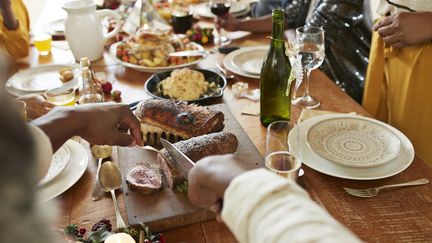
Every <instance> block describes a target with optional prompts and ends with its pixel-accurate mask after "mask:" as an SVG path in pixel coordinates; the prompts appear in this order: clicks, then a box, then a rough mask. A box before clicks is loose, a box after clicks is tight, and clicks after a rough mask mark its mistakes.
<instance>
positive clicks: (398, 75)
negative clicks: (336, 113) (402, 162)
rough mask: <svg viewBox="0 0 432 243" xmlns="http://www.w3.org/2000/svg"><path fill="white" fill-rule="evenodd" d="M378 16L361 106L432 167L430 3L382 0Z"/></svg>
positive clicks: (431, 7) (423, 1)
mask: <svg viewBox="0 0 432 243" xmlns="http://www.w3.org/2000/svg"><path fill="white" fill-rule="evenodd" d="M378 13H379V14H380V15H381V16H382V19H381V20H380V21H379V22H378V23H377V24H376V25H375V26H374V33H373V36H372V46H371V52H370V56H369V60H370V62H369V67H368V70H367V75H366V84H365V90H364V96H363V103H362V105H363V107H364V108H365V109H366V110H367V111H368V112H369V113H370V114H372V115H373V116H374V117H375V118H377V119H379V120H381V121H384V122H387V123H388V124H390V125H392V126H394V127H396V128H398V129H399V130H401V131H402V132H403V133H404V134H405V135H407V136H408V138H409V139H410V140H411V142H412V143H413V145H414V148H415V150H416V154H417V155H419V156H420V157H421V158H422V159H423V160H425V161H426V162H428V163H429V164H432V150H431V149H430V146H429V145H430V138H431V137H432V122H431V120H432V95H431V93H430V92H431V90H432V82H431V77H432V69H431V66H432V1H430V0H416V1H411V0H392V1H385V0H381V2H380V4H379V6H378Z"/></svg>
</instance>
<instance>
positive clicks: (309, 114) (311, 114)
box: [297, 109, 358, 123]
mask: <svg viewBox="0 0 432 243" xmlns="http://www.w3.org/2000/svg"><path fill="white" fill-rule="evenodd" d="M329 114H341V113H338V112H334V111H324V110H310V109H303V110H302V112H301V113H300V117H299V119H298V120H297V123H300V122H302V121H305V120H307V119H309V118H311V117H315V116H321V115H329ZM347 114H350V115H358V114H357V113H356V112H350V113H347Z"/></svg>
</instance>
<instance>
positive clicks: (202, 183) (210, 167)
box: [188, 154, 247, 220]
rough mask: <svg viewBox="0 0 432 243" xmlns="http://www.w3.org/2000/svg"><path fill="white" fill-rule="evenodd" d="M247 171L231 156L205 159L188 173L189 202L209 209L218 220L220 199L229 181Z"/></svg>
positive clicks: (220, 207)
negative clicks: (215, 214)
mask: <svg viewBox="0 0 432 243" xmlns="http://www.w3.org/2000/svg"><path fill="white" fill-rule="evenodd" d="M246 170H247V169H246V168H245V166H244V163H242V162H240V161H239V160H238V159H236V158H235V157H234V156H233V155H231V154H230V155H218V156H210V157H206V158H204V159H202V160H200V161H198V162H197V163H196V165H195V167H194V168H192V170H191V171H190V172H189V175H188V182H189V189H188V195H189V200H190V201H191V202H192V203H193V204H195V205H197V206H200V207H210V210H212V211H213V212H215V213H217V214H218V216H217V219H218V220H220V212H221V210H222V199H223V195H224V193H225V190H226V188H227V187H228V185H229V184H230V183H231V181H232V180H233V179H234V178H235V177H236V176H238V175H239V174H241V173H243V172H245V171H246Z"/></svg>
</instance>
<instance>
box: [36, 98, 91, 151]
mask: <svg viewBox="0 0 432 243" xmlns="http://www.w3.org/2000/svg"><path fill="white" fill-rule="evenodd" d="M31 123H32V124H33V125H35V126H37V127H39V128H40V129H41V130H42V131H44V133H45V134H46V135H47V136H48V137H49V139H50V141H51V144H52V148H53V151H56V150H57V149H58V148H60V147H61V146H62V145H63V144H64V143H65V142H66V141H67V140H68V139H70V138H71V137H73V136H76V135H78V136H79V135H80V131H81V130H82V127H81V126H83V125H84V122H83V121H80V119H79V118H78V116H77V115H76V111H75V110H74V109H71V108H67V107H56V108H54V109H53V110H52V111H51V112H49V113H48V114H46V115H44V116H42V117H40V118H38V119H36V120H33V121H32V122H31Z"/></svg>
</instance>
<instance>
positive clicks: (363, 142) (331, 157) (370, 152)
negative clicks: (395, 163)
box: [306, 118, 401, 168]
mask: <svg viewBox="0 0 432 243" xmlns="http://www.w3.org/2000/svg"><path fill="white" fill-rule="evenodd" d="M306 140H307V143H308V145H309V147H310V148H311V149H312V151H313V152H315V153H317V154H318V155H319V156H321V157H323V158H325V159H327V160H328V161H331V162H335V163H338V164H341V165H343V166H348V167H362V168H365V167H374V166H378V165H381V164H384V163H387V162H389V161H391V160H392V159H394V158H395V157H396V156H397V155H398V154H399V153H400V144H401V142H400V139H399V138H398V137H397V136H396V134H394V133H393V132H392V131H390V130H389V129H387V128H385V127H384V126H382V125H380V124H379V123H377V122H375V121H368V120H363V119H358V118H334V119H328V120H324V121H321V122H318V123H317V124H315V125H314V126H312V127H311V128H310V129H309V130H308V132H307V136H306Z"/></svg>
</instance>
